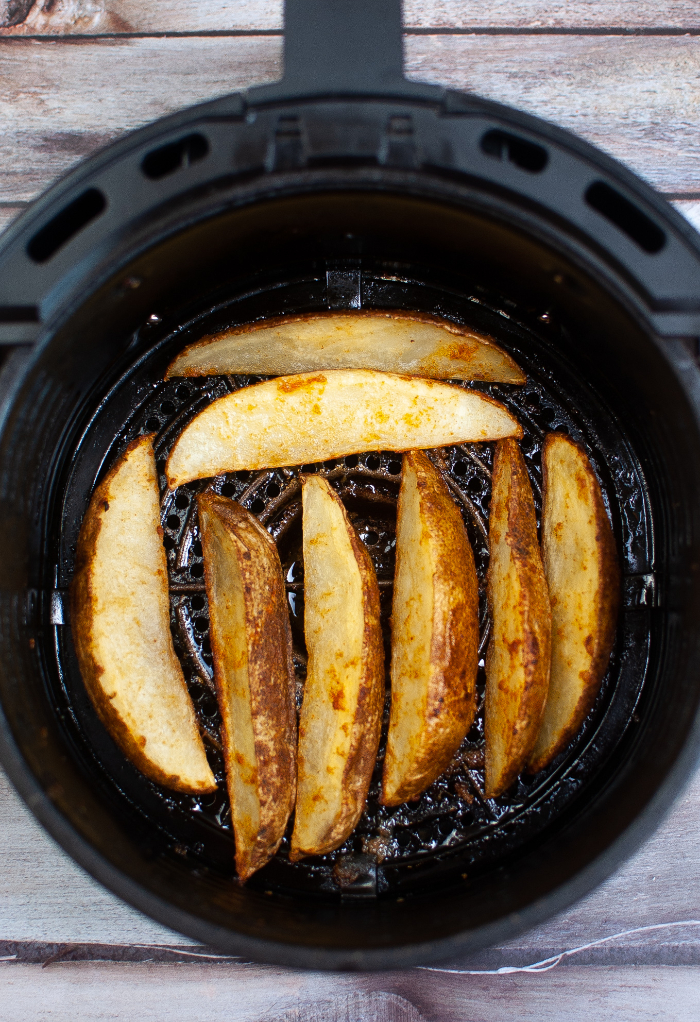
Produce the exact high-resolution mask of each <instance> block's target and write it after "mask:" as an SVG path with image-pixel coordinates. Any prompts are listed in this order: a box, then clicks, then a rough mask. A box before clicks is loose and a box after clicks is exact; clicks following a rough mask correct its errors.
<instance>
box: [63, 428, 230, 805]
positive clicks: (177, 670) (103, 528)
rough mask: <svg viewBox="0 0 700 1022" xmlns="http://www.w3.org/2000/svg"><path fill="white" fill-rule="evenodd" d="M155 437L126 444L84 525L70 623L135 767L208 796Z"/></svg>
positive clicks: (91, 688) (96, 692) (87, 674)
mask: <svg viewBox="0 0 700 1022" xmlns="http://www.w3.org/2000/svg"><path fill="white" fill-rule="evenodd" d="M162 537H163V530H162V529H161V526H160V504H159V495H158V477H157V475H156V463H155V458H154V455H153V444H152V437H151V436H144V437H140V438H139V439H138V440H135V441H134V442H133V443H132V444H130V446H129V447H127V449H126V451H125V452H124V454H123V455H122V456H121V458H120V459H119V461H118V462H117V464H116V465H115V466H114V468H113V469H112V471H111V472H110V473H109V475H107V476H106V478H105V479H104V480H103V482H102V483H101V484H100V485H99V486H98V487H97V489H96V490H95V493H94V494H93V497H92V500H91V502H90V507H89V508H88V511H87V514H86V515H85V518H84V519H83V524H82V526H81V529H80V536H79V539H78V548H77V551H76V556H75V576H74V579H73V585H72V587H71V622H72V630H73V640H74V642H75V648H76V652H77V654H78V663H79V664H80V671H81V673H82V676H83V681H84V682H85V687H86V688H87V690H88V693H89V694H90V698H91V699H92V702H93V704H94V706H95V709H96V710H97V713H98V715H99V717H100V719H101V720H102V723H103V724H104V725H105V727H106V728H107V730H108V731H109V733H110V734H111V736H112V738H113V739H114V740H115V742H116V743H117V745H118V746H119V747H120V749H121V750H122V752H123V753H124V755H125V756H127V757H128V758H129V759H130V760H131V761H132V763H134V765H135V766H137V767H138V768H139V770H141V771H142V773H144V774H146V776H147V777H150V778H151V779H152V780H154V781H157V782H158V783H159V784H164V785H167V787H169V788H174V789H175V790H176V791H186V792H192V793H199V792H207V791H214V790H215V788H216V780H215V779H214V775H213V773H212V772H211V768H210V767H209V764H208V762H207V757H206V753H205V751H204V746H203V744H202V739H201V738H200V735H199V729H198V727H197V721H196V718H195V715H194V709H193V708H192V702H191V700H190V697H189V694H188V692H187V685H186V684H185V679H184V677H183V674H182V668H181V667H180V662H179V660H178V659H177V656H176V655H175V650H174V648H173V640H172V636H171V634H170V600H169V597H168V570H167V562H166V557H165V550H164V549H163V539H162Z"/></svg>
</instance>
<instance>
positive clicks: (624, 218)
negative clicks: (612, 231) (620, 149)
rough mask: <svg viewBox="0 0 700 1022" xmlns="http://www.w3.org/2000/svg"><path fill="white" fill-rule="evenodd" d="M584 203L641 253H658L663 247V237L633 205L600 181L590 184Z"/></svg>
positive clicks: (661, 232)
mask: <svg viewBox="0 0 700 1022" xmlns="http://www.w3.org/2000/svg"><path fill="white" fill-rule="evenodd" d="M586 202H587V203H588V205H589V206H592V207H593V209H595V210H596V211H597V212H598V213H602V215H603V216H604V217H605V219H606V220H609V221H610V223H612V224H615V226H616V227H619V228H620V230H621V231H624V233H625V234H626V235H627V237H628V238H631V239H632V241H634V242H636V243H637V245H639V247H640V248H642V249H644V251H645V252H650V253H654V252H660V251H661V249H662V248H663V247H664V245H665V244H666V235H665V234H664V232H663V231H662V230H661V228H660V227H657V226H656V224H655V223H654V221H653V220H650V219H649V217H648V216H647V215H646V213H642V211H641V209H638V208H637V207H636V206H635V205H634V203H632V202H630V201H629V199H626V198H625V197H624V195H620V193H619V192H617V191H615V189H614V188H611V187H610V185H606V184H605V182H604V181H594V182H593V184H592V185H591V186H590V188H589V189H588V191H587V192H586Z"/></svg>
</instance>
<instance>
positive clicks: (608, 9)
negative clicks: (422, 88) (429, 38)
mask: <svg viewBox="0 0 700 1022" xmlns="http://www.w3.org/2000/svg"><path fill="white" fill-rule="evenodd" d="M404 25H405V27H406V29H407V30H409V31H410V30H412V29H413V30H415V29H426V28H438V29H443V30H444V29H448V30H449V29H460V30H463V31H464V30H469V29H473V28H479V29H485V28H486V29H490V30H504V29H505V30H508V29H516V30H521V31H522V30H525V31H527V30H530V31H532V30H536V31H537V30H539V31H541V30H562V29H572V28H577V29H587V30H599V29H601V28H609V27H611V26H613V27H617V28H624V29H629V30H640V29H641V30H649V29H658V28H664V29H667V30H668V29H671V30H674V29H675V30H688V29H697V28H698V27H699V26H700V13H699V12H698V7H697V4H696V3H695V2H694V0H675V2H673V3H668V4H658V3H654V2H653V0H572V2H566V0H551V2H548V0H514V2H513V3H508V4H506V3H503V0H482V2H479V3H475V2H474V0H404ZM0 26H1V27H0V33H2V34H5V35H67V34H75V33H85V34H88V35H93V34H98V33H102V32H115V33H122V32H157V33H160V32H246V31H247V32H250V31H257V32H271V31H272V32H274V31H280V29H281V28H282V2H281V0H198V2H193V0H169V2H168V3H152V4H144V3H142V2H141V0H33V2H32V0H0Z"/></svg>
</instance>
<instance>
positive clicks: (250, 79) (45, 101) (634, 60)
mask: <svg viewBox="0 0 700 1022" xmlns="http://www.w3.org/2000/svg"><path fill="white" fill-rule="evenodd" d="M281 46H282V40H281V38H280V37H264V36H263V37H254V36H253V37H238V38H216V37H214V38H212V37H201V36H200V37H196V38H155V37H153V38H121V39H99V40H76V39H73V40H48V41H46V40H44V41H36V40H21V39H5V40H2V41H0V66H1V67H2V71H1V72H0V123H2V124H3V131H2V134H1V135H0V202H4V203H8V202H21V201H26V200H28V199H31V198H33V197H34V196H35V195H37V194H38V193H39V192H41V191H42V190H43V189H44V188H45V187H46V186H47V185H48V184H49V183H50V182H51V181H52V180H53V179H54V178H55V177H56V176H57V175H58V174H61V173H64V172H65V171H66V170H68V169H69V168H70V167H71V166H73V165H74V164H75V163H76V162H77V161H78V160H79V159H80V158H81V157H83V156H86V155H88V154H89V153H91V152H94V151H95V150H96V149H99V148H100V147H101V146H103V145H105V144H107V143H108V142H109V141H111V140H112V139H114V138H116V137H117V136H118V135H120V134H122V133H123V132H125V131H128V130H130V129H132V128H135V127H137V126H138V125H141V124H143V123H145V122H147V121H149V120H151V119H153V118H155V117H159V116H162V115H163V114H166V113H168V112H170V111H172V110H175V109H177V108H179V107H181V106H185V105H187V104H189V103H195V102H198V101H203V100H205V99H209V98H212V97H214V96H217V95H221V94H223V93H225V92H227V91H230V90H235V89H241V88H244V87H245V86H247V85H251V84H253V83H255V82H263V81H272V80H274V79H275V78H276V77H278V76H279V74H280V68H281ZM406 55H407V70H408V73H409V74H410V75H411V77H414V78H418V79H424V80H429V81H433V82H440V83H442V84H445V85H449V86H451V87H453V88H459V89H469V90H473V91H474V92H476V93H478V94H481V95H484V96H488V97H489V98H492V99H497V100H499V101H501V102H504V103H512V104H513V105H515V106H518V107H520V108H522V109H525V110H528V111H530V112H532V113H536V114H538V115H540V116H542V117H545V118H547V119H549V120H552V121H555V122H556V123H558V124H561V125H563V126H564V127H566V128H569V129H571V130H573V131H576V132H578V133H579V134H581V135H583V136H584V137H585V138H588V139H589V140H590V141H592V142H594V143H595V144H597V145H599V146H601V147H602V148H603V149H605V150H607V151H608V152H609V153H611V154H612V155H613V156H616V157H617V158H618V159H620V160H622V161H623V162H625V163H627V164H628V165H629V166H631V167H632V169H634V170H636V171H637V172H638V173H640V174H641V175H642V176H644V177H646V178H647V179H648V180H649V181H650V182H651V183H652V184H654V185H656V187H658V188H660V189H662V190H664V191H668V192H671V193H674V194H679V193H688V192H691V193H693V192H700V91H699V90H697V89H695V88H693V87H691V86H693V84H694V83H695V82H696V81H697V80H698V78H699V77H700V38H695V37H692V36H683V37H634V38H619V37H611V36H601V37H597V36H571V37H569V36H526V37H509V36H495V37H493V36H414V37H410V38H409V39H408V40H407V45H406Z"/></svg>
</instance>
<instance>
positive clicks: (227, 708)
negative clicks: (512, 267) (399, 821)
mask: <svg viewBox="0 0 700 1022" xmlns="http://www.w3.org/2000/svg"><path fill="white" fill-rule="evenodd" d="M197 508H198V511H199V527H200V533H201V537H202V549H203V553H204V579H205V583H206V588H207V597H208V600H209V621H210V630H209V634H210V639H211V648H212V654H213V659H214V680H215V683H216V690H217V695H218V699H219V707H220V710H221V719H222V724H223V734H222V737H223V746H224V758H225V761H226V778H227V783H228V790H229V795H230V799H231V819H232V822H233V832H234V836H235V839H236V870H237V872H238V876H239V877H240V879H241V880H247V879H248V877H249V876H252V874H253V873H255V871H256V870H258V869H260V868H261V866H264V865H265V863H266V862H268V860H269V859H271V858H272V856H273V855H274V854H275V852H276V851H277V849H278V848H279V845H280V841H281V840H282V837H283V836H284V831H285V827H286V826H287V820H288V819H289V817H290V814H291V812H292V809H293V808H294V799H295V796H296V738H297V735H296V730H297V728H296V708H295V703H294V688H295V680H294V667H293V665H292V633H291V629H290V626H289V612H288V609H287V594H286V591H285V587H284V579H283V578H282V566H281V564H280V559H279V555H278V553H277V547H276V546H275V543H274V541H273V539H272V538H271V537H270V535H269V534H268V533H267V531H266V530H265V529H264V528H263V526H262V525H261V524H260V522H259V521H258V520H257V519H256V518H254V517H253V515H251V514H250V513H249V512H248V511H246V510H245V509H244V508H242V507H241V506H240V504H236V503H234V501H232V500H228V499H227V498H226V497H220V496H218V495H217V494H214V493H204V494H200V495H199V496H198V497H197Z"/></svg>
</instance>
